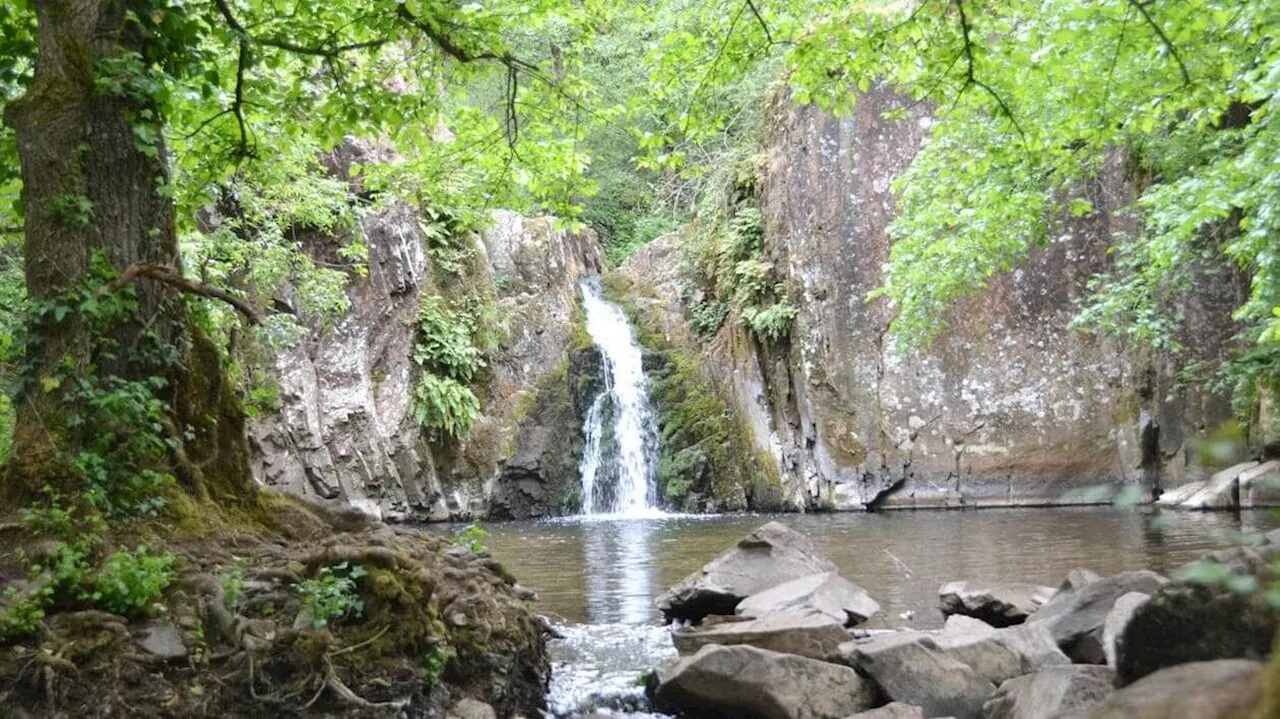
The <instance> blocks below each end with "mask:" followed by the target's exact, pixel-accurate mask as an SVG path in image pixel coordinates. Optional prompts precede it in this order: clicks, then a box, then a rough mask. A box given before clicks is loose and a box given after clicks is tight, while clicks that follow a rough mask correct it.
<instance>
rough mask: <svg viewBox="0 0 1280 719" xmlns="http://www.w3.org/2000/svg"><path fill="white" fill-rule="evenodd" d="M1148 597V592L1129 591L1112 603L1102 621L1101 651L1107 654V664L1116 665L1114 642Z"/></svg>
mask: <svg viewBox="0 0 1280 719" xmlns="http://www.w3.org/2000/svg"><path fill="white" fill-rule="evenodd" d="M1149 599H1151V595H1150V594H1143V593H1142V592H1129V593H1128V594H1125V595H1124V596H1122V597H1120V598H1119V599H1117V600H1116V603H1115V604H1114V605H1112V607H1111V611H1110V612H1108V613H1107V619H1106V621H1104V622H1103V623H1102V651H1103V653H1104V654H1106V656H1107V666H1109V667H1115V666H1116V642H1117V640H1119V638H1120V635H1121V634H1123V633H1124V629H1125V627H1127V626H1129V620H1131V619H1133V613H1134V611H1135V610H1137V608H1138V607H1140V606H1142V605H1143V604H1145V603H1146V602H1147V601H1148V600H1149Z"/></svg>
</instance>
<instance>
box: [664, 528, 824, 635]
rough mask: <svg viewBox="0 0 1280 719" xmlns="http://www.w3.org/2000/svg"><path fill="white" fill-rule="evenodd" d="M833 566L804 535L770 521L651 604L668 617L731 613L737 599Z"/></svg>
mask: <svg viewBox="0 0 1280 719" xmlns="http://www.w3.org/2000/svg"><path fill="white" fill-rule="evenodd" d="M835 569H836V567H835V565H834V564H832V563H831V560H830V559H827V558H826V557H825V556H823V555H822V553H821V552H819V551H818V549H817V547H815V546H814V545H813V542H812V541H811V540H810V539H809V538H808V537H806V536H804V535H803V534H800V533H799V532H797V531H795V530H794V529H791V528H790V527H787V526H786V525H785V524H782V523H780V522H769V523H768V524H765V525H764V526H762V527H759V528H758V529H756V530H755V531H753V532H751V533H750V534H748V535H747V536H746V537H744V538H743V539H742V540H740V541H739V542H738V544H737V545H736V546H734V547H732V548H730V549H729V550H727V551H725V552H724V553H722V554H720V555H719V556H718V557H716V558H715V559H713V560H711V561H710V562H708V563H707V564H706V565H705V566H703V567H702V569H700V570H699V571H697V572H694V573H693V574H690V575H689V576H687V577H685V578H684V579H682V580H680V582H679V583H678V584H676V585H675V586H674V587H672V588H671V589H668V590H667V591H666V592H664V593H663V594H662V595H661V596H659V597H658V598H657V600H656V602H655V603H656V604H657V606H658V609H660V610H662V613H663V615H664V616H665V617H666V618H667V619H668V620H671V619H685V620H692V621H698V620H701V619H702V618H703V617H705V616H707V615H708V614H733V611H734V608H735V607H736V606H737V605H738V602H741V601H742V600H743V599H746V598H747V597H749V596H751V595H753V594H757V593H759V592H762V591H764V590H766V589H769V588H772V587H775V586H777V585H779V584H782V583H784V582H789V581H791V580H793V579H799V578H801V577H806V576H809V575H811V574H818V573H822V572H834V571H835Z"/></svg>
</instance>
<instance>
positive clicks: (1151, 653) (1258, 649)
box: [1116, 582, 1280, 686]
mask: <svg viewBox="0 0 1280 719" xmlns="http://www.w3.org/2000/svg"><path fill="white" fill-rule="evenodd" d="M1278 628H1280V625H1278V623H1277V614H1276V612H1275V611H1274V610H1272V609H1271V608H1270V607H1269V606H1268V605H1267V603H1266V602H1265V601H1264V600H1263V598H1262V597H1260V596H1248V595H1241V594H1237V593H1235V592H1232V591H1230V590H1228V589H1226V588H1223V587H1217V586H1207V585H1200V584H1184V583H1180V582H1179V583H1174V584H1170V585H1168V586H1166V587H1164V588H1162V589H1160V590H1159V591H1157V592H1156V593H1155V594H1154V595H1152V597H1151V600H1150V601H1148V602H1146V603H1144V604H1143V605H1142V606H1140V607H1138V608H1137V610H1136V611H1135V612H1134V614H1133V617H1132V618H1131V619H1130V620H1129V623H1128V626H1126V627H1125V629H1124V632H1123V633H1122V634H1120V636H1119V640H1118V641H1117V643H1116V672H1117V675H1118V677H1117V678H1118V683H1119V684H1120V685H1121V686H1124V685H1126V684H1131V683H1133V682H1136V681H1138V680H1140V679H1142V678H1143V677H1145V676H1147V675H1149V674H1151V673H1153V672H1155V671H1157V670H1159V669H1163V668H1165V667H1171V666H1174V665H1176V664H1184V663H1187V662H1205V661H1210V660H1214V659H1254V660H1261V659H1263V658H1264V657H1266V656H1267V654H1268V653H1269V652H1270V651H1271V643H1272V641H1273V639H1274V638H1275V636H1276V631H1277V629H1278Z"/></svg>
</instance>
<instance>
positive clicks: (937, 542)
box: [484, 507, 1280, 715]
mask: <svg viewBox="0 0 1280 719" xmlns="http://www.w3.org/2000/svg"><path fill="white" fill-rule="evenodd" d="M771 519H776V520H778V521H781V522H783V523H785V524H787V525H789V526H791V527H792V528H794V529H796V530H798V531H800V532H803V533H804V534H807V535H809V536H810V537H812V538H813V539H814V541H815V542H816V543H817V544H818V546H819V547H820V548H821V549H822V550H824V551H825V552H826V553H827V555H828V556H830V557H831V559H832V561H834V562H835V564H836V565H837V566H838V567H839V569H840V573H841V574H842V575H844V576H845V577H846V578H848V579H850V580H852V581H854V582H856V583H857V584H859V585H861V586H862V587H863V588H864V589H866V590H867V592H869V593H870V594H871V596H872V597H873V598H875V600H876V601H877V602H879V603H880V606H881V608H882V611H881V612H880V614H879V615H878V616H876V617H874V618H872V619H871V620H870V621H869V622H868V623H867V624H866V625H865V626H867V627H868V628H900V627H904V626H910V627H914V628H923V629H928V628H936V627H940V626H941V625H942V616H941V615H940V614H939V612H938V610H937V607H936V605H937V600H938V588H939V587H940V586H941V585H942V584H944V583H946V582H949V581H953V580H959V579H964V580H969V581H976V582H1008V581H1021V582H1037V583H1041V584H1047V585H1052V586H1056V585H1057V584H1059V583H1060V582H1061V581H1062V579H1063V578H1064V577H1065V576H1066V574H1067V572H1069V571H1070V570H1072V569H1074V568H1076V567H1084V568H1087V569H1092V570H1093V571H1095V572H1098V573H1099V574H1102V575H1107V574H1111V573H1115V572H1120V571H1125V570H1130V569H1153V570H1155V571H1158V572H1161V573H1169V572H1171V571H1173V570H1174V569H1176V568H1177V567H1179V566H1181V565H1183V564H1185V563H1187V562H1189V561H1191V560H1193V559H1196V558H1197V557H1199V556H1200V555H1202V554H1203V553H1205V552H1206V551H1209V550H1212V549H1217V548H1220V547H1222V546H1224V545H1226V544H1229V543H1230V542H1232V541H1233V540H1234V539H1236V538H1238V537H1239V536H1240V535H1241V534H1246V533H1254V532H1263V531H1268V530H1271V529H1274V528H1275V527H1276V526H1277V525H1278V524H1280V522H1277V520H1276V519H1275V518H1274V516H1273V515H1272V514H1270V513H1266V512H1246V513H1242V514H1227V513H1195V514H1192V513H1176V514H1170V513H1161V514H1156V513H1154V512H1153V511H1151V510H1139V509H1120V508H1110V507H1088V508H1043V509H988V510H964V511H914V512H882V513H874V514H865V513H847V514H821V515H814V514H811V515H779V516H764V515H724V516H711V517H707V516H670V517H656V518H650V519H637V520H597V519H590V518H574V519H560V520H553V521H539V522H511V523H496V524H490V525H486V526H485V528H486V529H487V530H488V532H489V536H488V537H487V538H486V539H485V540H484V543H485V544H486V545H487V546H488V548H489V551H490V552H491V553H492V554H493V556H494V557H496V558H497V559H499V560H500V561H502V562H503V563H504V564H505V565H506V566H507V568H508V569H510V570H511V571H512V573H514V574H515V576H516V577H518V578H519V579H520V582H521V583H522V584H524V585H526V586H528V587H530V588H532V589H534V590H535V591H537V593H538V601H537V602H536V603H535V605H534V608H535V610H536V611H539V612H541V613H543V614H545V615H547V616H549V617H550V618H552V620H553V621H554V622H556V623H557V624H559V625H560V627H561V631H562V633H564V634H565V638H564V639H561V640H558V641H556V642H553V643H552V647H551V651H552V659H553V661H554V662H555V668H554V677H555V678H554V680H553V687H552V696H551V705H552V709H553V711H555V713H557V714H558V715H569V714H573V713H574V712H575V711H586V710H590V709H594V708H597V707H599V706H600V705H601V702H600V701H597V700H598V699H599V697H600V696H605V695H607V696H605V700H604V705H606V706H612V705H618V707H619V708H622V707H625V706H628V702H630V701H631V700H632V699H633V698H634V696H636V695H638V692H639V690H638V689H635V688H634V687H633V685H634V681H635V677H636V676H637V675H638V673H639V672H640V671H641V670H643V669H646V668H650V667H653V666H655V665H656V664H659V663H661V662H662V661H664V660H666V659H669V658H670V657H673V656H674V651H673V650H672V649H671V646H670V642H669V641H667V640H666V637H665V634H664V633H663V630H661V629H658V628H657V627H656V625H658V624H660V622H661V615H660V614H659V613H658V611H657V610H656V609H655V608H654V606H653V600H654V598H655V597H656V596H657V595H658V594H660V593H662V592H663V591H665V590H666V589H667V588H668V587H670V586H671V585H672V584H675V583H676V582H678V581H680V579H682V578H683V577H684V576H685V575H687V574H689V573H690V572H693V571H695V570H697V569H698V568H699V567H701V566H702V565H703V564H705V563H706V562H707V561H708V560H710V559H711V558H713V557H714V556H716V555H717V554H719V553H720V552H722V551H724V550H725V549H727V548H728V547H730V546H732V545H733V544H734V543H735V542H737V540H738V539H740V538H741V537H742V536H743V535H745V534H746V533H747V532H749V531H751V530H752V529H753V528H755V527H757V526H759V525H761V524H763V523H765V522H767V521H769V520H771Z"/></svg>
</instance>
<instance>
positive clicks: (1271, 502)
mask: <svg viewBox="0 0 1280 719" xmlns="http://www.w3.org/2000/svg"><path fill="white" fill-rule="evenodd" d="M1259 507H1280V460H1277V459H1273V460H1270V461H1268V462H1263V463H1262V464H1260V465H1258V466H1257V467H1253V468H1252V469H1249V470H1246V471H1245V472H1243V473H1241V474H1240V508H1241V509H1257V508H1259Z"/></svg>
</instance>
